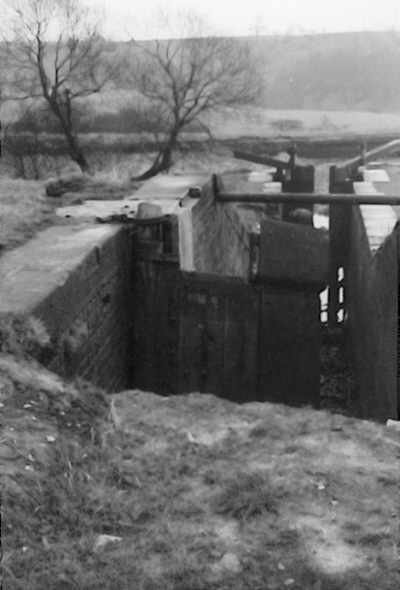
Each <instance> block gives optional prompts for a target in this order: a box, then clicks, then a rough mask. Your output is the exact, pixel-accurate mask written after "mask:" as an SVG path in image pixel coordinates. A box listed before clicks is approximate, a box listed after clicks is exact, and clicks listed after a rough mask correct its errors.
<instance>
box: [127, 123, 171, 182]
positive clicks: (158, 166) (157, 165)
mask: <svg viewBox="0 0 400 590" xmlns="http://www.w3.org/2000/svg"><path fill="white" fill-rule="evenodd" d="M178 135H179V129H178V128H175V129H174V130H173V131H172V132H171V134H170V136H169V139H168V141H167V143H166V144H165V146H164V147H163V148H162V152H161V155H160V154H158V155H157V158H156V159H155V161H154V162H153V164H152V165H151V166H150V168H149V169H148V170H146V172H143V174H141V175H140V176H137V177H136V178H134V180H148V179H149V178H153V176H157V174H160V172H165V171H168V170H169V169H170V168H171V166H172V153H173V150H174V148H175V147H176V144H177V140H178Z"/></svg>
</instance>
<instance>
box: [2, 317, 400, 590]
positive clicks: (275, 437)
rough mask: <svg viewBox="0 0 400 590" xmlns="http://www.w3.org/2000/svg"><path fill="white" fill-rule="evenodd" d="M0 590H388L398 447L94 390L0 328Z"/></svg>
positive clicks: (228, 406)
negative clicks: (42, 362)
mask: <svg viewBox="0 0 400 590" xmlns="http://www.w3.org/2000/svg"><path fill="white" fill-rule="evenodd" d="M4 326H5V329H4V333H5V334H6V338H5V339H4V340H3V355H2V358H1V360H0V370H1V373H2V380H1V381H2V385H3V392H2V411H3V416H4V418H3V426H4V433H3V438H2V441H1V445H0V460H1V464H2V472H3V474H4V477H3V503H2V508H3V520H2V523H3V524H2V528H3V551H4V560H3V573H4V587H5V588H7V589H8V590H22V589H26V588H29V589H30V590H39V589H40V590H41V589H42V588H44V587H45V588H47V589H48V590H61V589H76V590H78V589H80V590H94V589H97V588H102V589H105V590H111V589H115V590H128V589H129V590H131V589H132V588H135V590H136V589H138V590H161V589H163V590H165V589H167V590H188V589H192V590H203V589H205V588H207V589H210V590H222V589H226V590H228V589H229V590H231V589H233V590H235V589H236V590H243V589H244V590H246V589H248V590H250V589H251V590H254V589H259V590H266V589H269V590H279V589H282V590H283V589H285V588H293V589H294V590H376V589H378V588H379V589H382V590H383V589H385V590H394V589H395V588H397V582H398V572H397V565H396V549H395V543H396V529H397V517H398V511H397V506H396V502H397V472H396V469H397V464H396V453H397V452H398V449H399V444H400V440H399V437H398V436H397V438H396V437H395V436H394V435H393V434H391V432H390V431H389V430H388V429H386V428H385V427H384V426H380V425H376V424H373V423H368V422H363V421H360V420H356V419H352V418H348V417H344V416H341V415H335V414H331V413H329V412H326V411H315V410H311V409H307V408H305V409H293V408H288V407H284V406H280V405H274V404H268V403H265V404H259V403H250V404H245V405H243V406H236V405H235V404H232V403H230V402H227V401H224V400H221V399H218V398H216V397H214V396H212V395H204V394H196V393H194V394H190V395H188V396H171V397H170V398H162V397H160V396H158V395H155V394H151V393H143V392H140V391H138V390H135V391H127V392H122V393H119V394H115V395H111V396H108V397H106V396H104V394H102V392H101V391H99V390H98V389H95V388H93V387H92V386H91V385H89V384H85V383H82V382H79V381H78V382H73V383H68V384H67V383H64V382H63V381H62V380H61V379H60V378H58V377H56V376H55V375H53V374H51V373H49V372H47V371H46V370H45V369H43V367H40V366H39V365H37V364H36V363H34V362H33V361H32V360H31V358H30V356H29V352H32V351H33V349H34V348H35V346H36V347H37V346H48V342H47V340H46V334H45V330H44V329H43V326H41V325H40V324H38V323H37V322H36V323H35V322H33V323H32V320H24V319H21V320H18V321H16V320H10V318H3V327H4Z"/></svg>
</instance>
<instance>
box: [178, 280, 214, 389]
mask: <svg viewBox="0 0 400 590" xmlns="http://www.w3.org/2000/svg"><path fill="white" fill-rule="evenodd" d="M206 304H207V294H206V293H204V292H201V291H200V292H199V291H197V292H193V290H192V291H191V292H190V291H189V289H188V283H187V282H186V281H184V282H183V285H182V287H181V294H180V307H181V315H180V349H179V392H180V393H190V392H192V391H200V390H201V386H202V370H203V341H204V332H205V315H206Z"/></svg>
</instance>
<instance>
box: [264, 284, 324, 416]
mask: <svg viewBox="0 0 400 590" xmlns="http://www.w3.org/2000/svg"><path fill="white" fill-rule="evenodd" d="M318 314H319V303H318V297H317V294H303V293H301V292H297V293H296V292H293V291H289V290H288V291H287V292H283V291H282V290H280V291H275V292H273V291H269V292H264V293H263V294H262V303H261V318H260V341H259V356H258V377H259V382H258V395H257V397H258V399H259V401H273V402H279V403H283V404H288V405H291V406H302V405H309V404H310V405H314V406H317V405H318V402H319V348H320V342H319V339H320V329H319V324H318V321H319V320H318Z"/></svg>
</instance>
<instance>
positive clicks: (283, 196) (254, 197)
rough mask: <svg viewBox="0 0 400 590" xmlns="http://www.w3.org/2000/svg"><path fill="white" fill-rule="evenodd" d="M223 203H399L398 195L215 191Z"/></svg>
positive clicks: (399, 197)
mask: <svg viewBox="0 0 400 590" xmlns="http://www.w3.org/2000/svg"><path fill="white" fill-rule="evenodd" d="M215 198H216V200H217V201H219V202H225V203H315V204H321V205H322V204H327V205H329V204H331V203H332V204H334V203H337V204H343V205H400V195H398V196H391V195H355V194H348V195H346V194H314V193H312V194H310V193H271V194H270V193H265V194H263V193H227V192H216V195H215Z"/></svg>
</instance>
